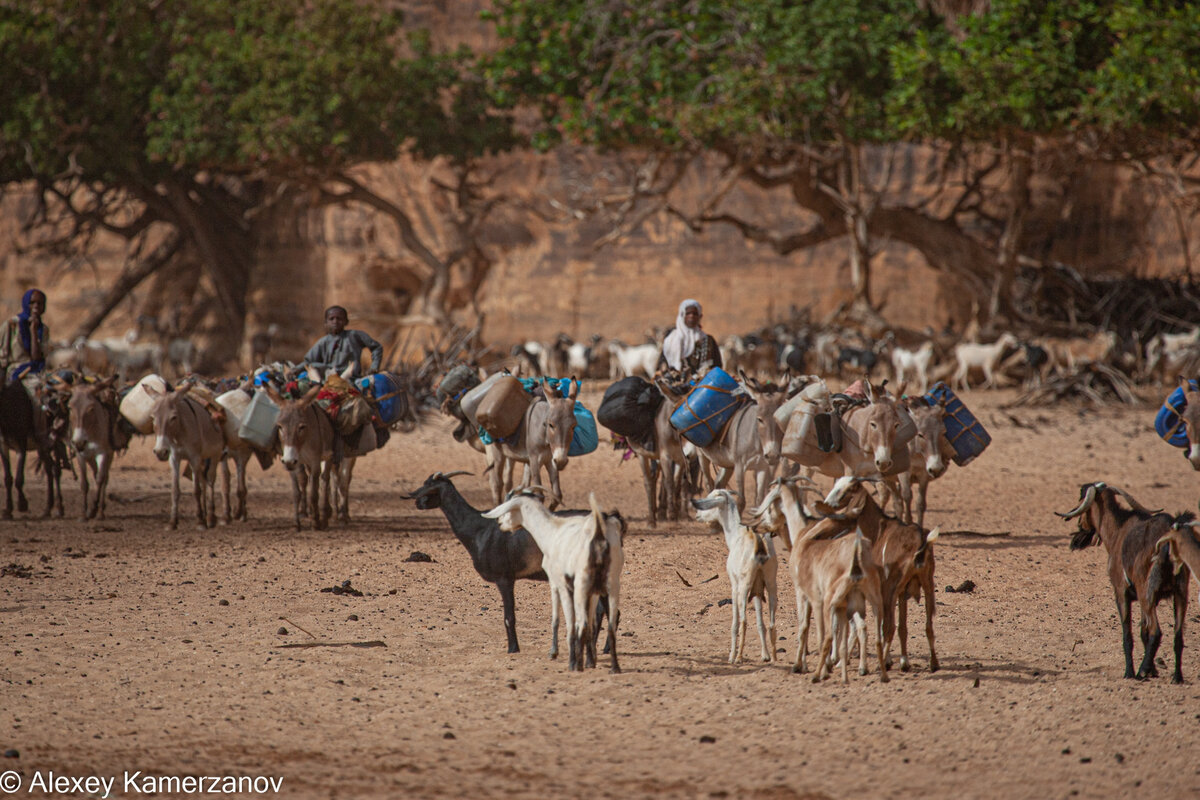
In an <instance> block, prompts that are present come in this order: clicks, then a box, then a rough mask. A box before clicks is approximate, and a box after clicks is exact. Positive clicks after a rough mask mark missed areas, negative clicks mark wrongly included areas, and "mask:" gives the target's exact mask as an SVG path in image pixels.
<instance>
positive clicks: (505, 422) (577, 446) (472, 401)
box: [462, 375, 600, 456]
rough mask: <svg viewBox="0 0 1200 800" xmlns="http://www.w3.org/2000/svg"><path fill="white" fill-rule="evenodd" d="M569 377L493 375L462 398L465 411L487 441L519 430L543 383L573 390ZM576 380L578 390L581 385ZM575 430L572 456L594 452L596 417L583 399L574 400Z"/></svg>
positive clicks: (597, 439) (559, 389)
mask: <svg viewBox="0 0 1200 800" xmlns="http://www.w3.org/2000/svg"><path fill="white" fill-rule="evenodd" d="M571 382H572V379H570V378H514V377H513V376H511V375H493V376H491V377H490V378H488V379H487V380H486V381H484V382H483V383H481V384H480V385H479V386H477V387H475V388H474V389H472V390H471V391H469V392H468V393H467V394H466V395H465V396H464V397H463V399H462V407H463V412H464V414H465V415H466V416H467V417H468V418H471V417H473V418H474V419H475V421H477V422H478V423H479V428H480V438H481V439H482V440H483V443H484V444H491V443H492V442H493V441H495V440H497V439H506V438H508V437H510V436H513V435H514V434H516V433H517V432H518V429H519V428H520V427H521V423H522V422H524V420H525V415H526V412H528V411H529V407H530V405H532V404H533V403H535V402H537V401H538V399H539V398H540V397H541V396H542V386H543V384H549V385H550V386H552V387H554V389H555V390H557V392H558V395H559V396H560V397H567V396H569V395H570V394H571ZM580 385H581V384H580V383H579V381H575V388H576V392H578V389H579V387H580ZM573 413H574V415H575V431H574V433H573V434H572V436H571V446H570V450H569V452H568V455H569V456H582V455H586V454H588V453H591V452H592V451H594V450H595V449H596V447H597V446H599V444H600V435H599V431H598V430H597V428H596V418H595V417H594V416H593V415H592V412H591V411H589V410H588V409H587V408H586V407H585V406H584V405H583V403H580V402H579V401H578V400H576V401H575V405H574V407H573Z"/></svg>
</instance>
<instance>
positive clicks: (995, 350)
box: [953, 331, 1020, 389]
mask: <svg viewBox="0 0 1200 800" xmlns="http://www.w3.org/2000/svg"><path fill="white" fill-rule="evenodd" d="M1019 344H1020V342H1018V341H1017V337H1015V336H1013V335H1012V334H1011V333H1009V332H1007V331H1005V332H1004V333H1003V334H1002V335H1001V336H1000V338H999V339H997V340H996V341H995V342H993V343H992V344H976V343H975V342H962V343H960V344H957V345H955V346H954V358H955V360H956V361H957V362H958V369H956V370H955V371H954V380H953V383H954V386H956V387H958V388H960V389H970V388H971V384H970V382H969V381H968V380H967V378H968V376H969V375H970V372H971V370H972V369H973V368H974V369H979V370H982V371H983V378H984V380H983V385H984V386H986V387H987V388H989V389H990V388H992V387H993V386H995V383H996V368H997V367H998V366H1000V361H1001V359H1002V358H1003V357H1004V353H1005V352H1006V351H1007V350H1008V349H1009V348H1013V347H1017V346H1018V345H1019Z"/></svg>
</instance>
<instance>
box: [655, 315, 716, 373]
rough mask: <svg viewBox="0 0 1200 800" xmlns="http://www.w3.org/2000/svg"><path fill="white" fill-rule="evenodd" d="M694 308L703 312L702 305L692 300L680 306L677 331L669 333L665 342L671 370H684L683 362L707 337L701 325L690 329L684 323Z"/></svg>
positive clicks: (676, 320) (676, 318)
mask: <svg viewBox="0 0 1200 800" xmlns="http://www.w3.org/2000/svg"><path fill="white" fill-rule="evenodd" d="M693 307H694V308H695V309H696V310H697V311H700V312H703V309H702V308H700V304H699V303H698V302H696V301H695V300H692V299H691V298H688V299H687V300H684V301H683V302H682V303H680V304H679V313H678V314H676V315H675V330H673V331H671V332H670V333H668V334H667V338H666V339H664V340H663V357H664V358H666V359H667V366H669V367H670V368H671V369H683V360H684V359H685V358H687V357H688V356H690V355H691V354H692V352H693V351H694V350H695V349H696V345H697V344H699V342H700V340H701V339H702V338H704V336H706V335H707V334H705V333H704V331H702V330H701V329H700V326H699V325H697V326H696V327H694V328H689V327H688V326H687V323H686V322H684V321H683V316H684V314H686V313H687V310H688V309H689V308H693Z"/></svg>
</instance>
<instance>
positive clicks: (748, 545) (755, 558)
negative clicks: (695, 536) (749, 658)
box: [692, 489, 779, 664]
mask: <svg viewBox="0 0 1200 800" xmlns="http://www.w3.org/2000/svg"><path fill="white" fill-rule="evenodd" d="M692 507H693V508H695V509H696V519H697V520H699V521H700V522H707V523H709V524H711V525H714V526H719V527H720V528H721V529H722V530H723V531H724V532H725V544H726V545H727V546H728V547H729V557H728V558H726V559H725V570H726V571H727V572H728V573H729V586H730V591H731V592H732V600H733V625H732V628H731V629H730V633H729V639H730V642H729V663H730V664H736V663H738V662H739V661H741V660H742V651H743V650H745V647H746V606H747V605H748V604H749V601H750V600H751V598H753V600H754V614H755V616H756V617H757V619H758V640H759V642H760V643H761V644H762V660H763V661H772V660H774V658H775V641H776V634H775V608H776V606H777V605H778V603H779V592H778V589H777V586H778V583H777V578H778V574H779V559H778V558H777V557H776V556H775V545H774V543H773V542H772V541H771V539H772V537H770V536H760V535H759V534H757V533H755V532H754V531H752V530H750V529H749V528H747V527H746V526H745V525H743V524H742V523H741V520H740V519H739V518H738V503H737V497H735V496H734V494H733V492H731V491H729V490H727V489H714V490H713V491H712V492H711V493H709V495H708V497H705V498H702V499H700V500H693V501H692ZM764 595H765V597H766V600H767V607H768V619H769V621H768V623H767V624H766V625H764V624H763V608H762V603H763V597H764ZM768 638H769V639H770V646H769V647H768V645H767V639H768Z"/></svg>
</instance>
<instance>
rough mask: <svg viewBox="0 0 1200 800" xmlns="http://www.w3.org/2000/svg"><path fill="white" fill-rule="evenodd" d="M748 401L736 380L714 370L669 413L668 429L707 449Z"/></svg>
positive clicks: (720, 371)
mask: <svg viewBox="0 0 1200 800" xmlns="http://www.w3.org/2000/svg"><path fill="white" fill-rule="evenodd" d="M749 402H750V395H749V394H748V393H747V392H746V390H745V389H744V388H743V387H742V385H741V384H740V383H738V382H737V379H736V378H734V377H733V376H732V375H730V374H729V373H728V372H726V371H725V370H723V369H721V368H720V367H716V368H714V369H711V370H709V371H708V374H706V375H705V376H704V378H703V379H702V380H701V381H700V383H698V384H696V388H695V389H693V390H692V391H691V393H689V394H688V396H687V397H686V398H684V401H683V402H682V403H680V404H679V408H677V409H675V411H674V412H672V413H671V427H673V428H674V429H675V430H677V431H679V433H680V434H681V435H682V436H683V437H684V438H685V439H687V440H688V441H689V442H691V443H692V444H694V445H696V446H697V447H708V446H709V445H710V444H712V443H713V442H714V441H716V440H717V439H719V438H720V436H721V431H723V430H724V429H725V425H726V424H727V423H728V422H729V420H730V418H731V417H733V415H734V412H736V411H737V410H738V409H739V408H741V407H742V406H743V405H745V404H746V403H749Z"/></svg>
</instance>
